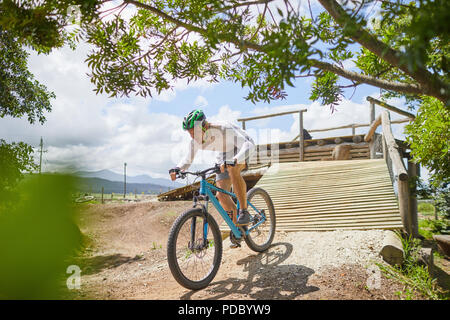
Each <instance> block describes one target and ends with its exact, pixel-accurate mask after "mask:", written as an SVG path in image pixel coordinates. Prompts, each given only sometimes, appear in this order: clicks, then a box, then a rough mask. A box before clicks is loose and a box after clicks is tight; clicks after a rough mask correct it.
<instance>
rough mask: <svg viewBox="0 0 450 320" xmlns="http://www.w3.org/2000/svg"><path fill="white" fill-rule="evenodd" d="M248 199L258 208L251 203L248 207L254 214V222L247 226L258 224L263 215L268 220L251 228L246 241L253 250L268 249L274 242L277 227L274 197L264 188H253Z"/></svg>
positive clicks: (248, 193)
mask: <svg viewBox="0 0 450 320" xmlns="http://www.w3.org/2000/svg"><path fill="white" fill-rule="evenodd" d="M247 201H248V202H250V203H251V204H252V205H253V206H254V207H255V208H256V210H255V208H253V207H252V206H251V205H249V206H248V208H247V210H248V212H249V213H250V215H251V216H252V222H251V223H250V224H249V225H248V226H247V227H248V229H250V228H251V227H252V226H254V225H256V224H258V223H259V222H260V221H261V219H262V217H263V216H264V217H265V219H266V220H265V221H264V222H262V223H261V224H259V225H258V226H257V227H255V228H254V229H252V230H250V233H249V234H248V235H247V236H246V237H245V242H246V243H247V245H248V247H249V248H250V249H252V250H253V251H256V252H263V251H266V250H267V249H268V248H269V247H270V245H271V244H272V241H273V238H274V236H275V228H276V219H275V208H274V206H273V203H272V199H271V198H270V196H269V194H268V193H267V192H266V191H265V190H264V189H261V188H252V189H250V190H249V191H248V192H247Z"/></svg>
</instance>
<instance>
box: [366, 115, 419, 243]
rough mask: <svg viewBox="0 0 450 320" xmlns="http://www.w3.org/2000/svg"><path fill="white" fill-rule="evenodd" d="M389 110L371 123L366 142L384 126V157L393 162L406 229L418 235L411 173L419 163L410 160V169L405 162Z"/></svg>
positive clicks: (415, 171) (399, 202) (413, 172)
mask: <svg viewBox="0 0 450 320" xmlns="http://www.w3.org/2000/svg"><path fill="white" fill-rule="evenodd" d="M392 123H393V121H391V120H390V114H389V111H387V110H383V111H382V112H381V114H380V116H378V117H377V118H376V119H375V120H374V121H373V122H372V124H371V125H370V129H369V132H368V133H367V134H366V135H365V136H364V140H365V141H366V142H369V143H370V142H372V141H373V138H374V134H375V130H376V129H377V127H378V126H380V125H381V126H382V132H383V134H382V139H383V140H382V141H383V158H384V159H386V160H390V163H391V164H392V170H393V172H394V181H395V182H396V183H397V186H398V205H399V211H400V216H401V218H402V222H403V225H404V227H405V231H406V232H407V233H408V234H411V235H412V236H413V237H417V236H418V221H417V199H416V198H415V195H414V193H413V192H411V191H412V190H411V188H413V187H412V186H410V179H409V178H410V175H408V171H409V172H410V174H412V175H416V174H417V168H418V167H417V165H416V164H414V163H412V162H410V161H409V162H408V170H407V169H406V167H405V164H404V163H403V160H402V158H403V152H402V149H401V148H400V147H399V146H398V144H397V142H396V140H395V138H394V135H393V133H392V127H391V124H392ZM388 157H389V158H388Z"/></svg>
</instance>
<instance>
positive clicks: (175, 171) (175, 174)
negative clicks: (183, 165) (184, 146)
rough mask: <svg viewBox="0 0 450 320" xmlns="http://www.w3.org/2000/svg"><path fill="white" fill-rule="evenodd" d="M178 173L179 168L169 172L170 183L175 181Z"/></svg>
mask: <svg viewBox="0 0 450 320" xmlns="http://www.w3.org/2000/svg"><path fill="white" fill-rule="evenodd" d="M178 172H180V168H178V167H175V168H173V169H170V170H169V174H170V179H172V181H175V180H176V179H177V173H178Z"/></svg>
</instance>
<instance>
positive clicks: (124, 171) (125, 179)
mask: <svg viewBox="0 0 450 320" xmlns="http://www.w3.org/2000/svg"><path fill="white" fill-rule="evenodd" d="M126 193H127V163H126V162H124V164H123V198H124V199H125V195H126Z"/></svg>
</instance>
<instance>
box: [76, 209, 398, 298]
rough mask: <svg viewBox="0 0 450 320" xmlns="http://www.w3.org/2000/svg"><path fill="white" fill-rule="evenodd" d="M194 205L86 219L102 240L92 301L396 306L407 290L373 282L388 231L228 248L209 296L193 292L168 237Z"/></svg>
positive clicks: (85, 261)
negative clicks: (170, 252)
mask: <svg viewBox="0 0 450 320" xmlns="http://www.w3.org/2000/svg"><path fill="white" fill-rule="evenodd" d="M190 205H191V203H190V202H186V203H184V202H173V203H170V202H167V203H142V204H133V205H108V206H106V205H105V206H94V207H92V208H91V209H90V210H87V211H86V212H85V213H84V214H83V217H82V220H81V222H82V227H83V228H82V229H83V232H85V233H87V234H90V235H91V236H92V238H93V240H94V242H95V243H94V250H93V251H92V253H91V255H90V256H87V257H85V258H81V261H78V262H76V263H75V264H78V263H79V264H80V266H81V268H82V289H81V290H80V291H79V292H73V294H74V296H72V297H73V298H76V299H84V298H93V299H396V298H398V297H396V295H395V294H394V292H395V291H398V290H401V289H402V288H401V286H400V287H399V286H398V284H395V283H393V281H391V280H388V279H385V278H384V277H382V276H381V278H382V279H381V282H380V283H379V286H378V288H376V289H370V288H369V289H368V288H367V284H368V279H369V278H370V277H371V275H372V274H371V273H370V272H371V271H370V270H371V268H372V267H373V266H374V262H376V261H377V262H381V261H382V259H381V257H380V256H379V252H380V250H381V246H382V243H383V239H384V235H385V233H386V231H383V230H367V231H357V230H351V231H347V230H345V231H344V230H338V231H331V232H290V233H283V232H277V233H276V235H275V239H274V241H273V246H272V247H271V248H269V249H268V250H267V251H266V252H263V253H256V252H254V251H252V250H250V249H249V248H248V247H247V246H246V245H245V243H243V245H242V247H241V248H239V249H231V248H230V247H229V245H230V240H229V239H225V240H224V242H223V247H224V252H223V258H222V263H221V266H220V269H219V272H218V273H217V275H216V277H215V278H214V280H213V282H212V283H211V284H210V285H209V286H208V287H207V288H205V289H203V290H199V291H195V292H193V291H190V290H187V289H185V288H183V287H181V286H180V285H179V284H178V283H177V282H176V281H175V280H174V278H173V277H172V274H171V273H170V271H169V268H168V265H167V257H166V243H167V235H168V231H169V228H170V226H171V225H172V223H173V220H174V219H175V218H176V216H177V214H176V213H178V212H181V211H183V209H184V208H185V207H189V206H190Z"/></svg>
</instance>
